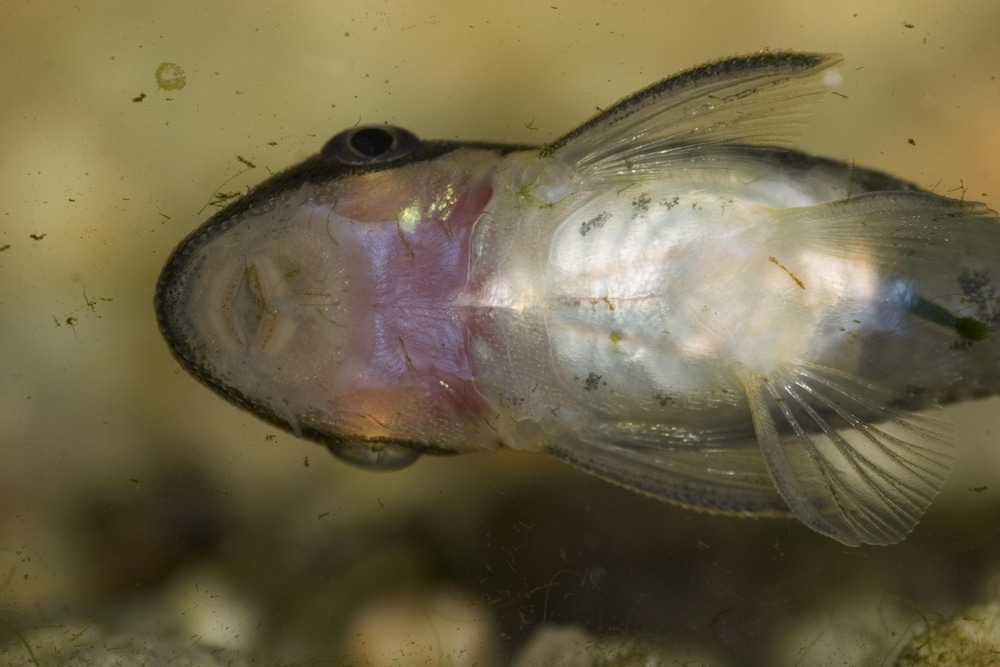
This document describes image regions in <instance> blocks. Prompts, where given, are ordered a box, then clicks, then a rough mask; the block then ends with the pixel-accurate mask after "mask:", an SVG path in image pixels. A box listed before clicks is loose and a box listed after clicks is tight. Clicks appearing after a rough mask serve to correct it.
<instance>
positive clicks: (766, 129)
mask: <svg viewBox="0 0 1000 667" xmlns="http://www.w3.org/2000/svg"><path fill="white" fill-rule="evenodd" d="M840 63H841V57H840V56H839V55H821V54H802V53H764V54H759V55H755V56H749V57H744V58H733V59H731V60H723V61H720V62H716V63H711V64H708V65H704V66H702V67H698V68H695V69H692V70H688V71H687V72H683V73H681V74H678V75H677V76H674V77H671V78H669V79H664V80H663V81H661V82H659V83H656V84H654V85H652V86H650V87H649V88H646V89H645V90H641V91H639V92H638V93H636V94H635V95H633V96H631V97H629V98H627V99H625V100H623V101H621V102H619V103H618V104H616V105H615V106H613V107H611V108H610V109H608V110H607V111H604V112H603V113H601V114H599V115H597V116H595V117H594V118H593V119H591V120H590V121H588V122H587V123H584V124H583V125H581V126H580V127H579V128H577V129H575V130H573V131H572V132H570V133H569V134H567V135H566V136H564V137H562V138H561V139H559V140H558V141H556V142H555V143H553V144H551V145H550V146H549V147H547V148H546V149H544V150H543V155H552V156H553V157H557V158H558V159H559V160H561V161H563V162H564V163H565V164H567V165H569V166H572V167H573V168H574V169H577V170H578V171H579V172H580V173H581V175H584V176H586V177H587V178H588V179H596V180H598V181H599V180H602V179H609V178H610V179H614V178H621V177H626V176H628V177H634V176H636V175H654V174H662V173H666V172H669V171H672V170H673V169H675V168H676V166H677V162H678V161H679V160H683V159H684V158H686V157H687V155H686V152H685V149H686V148H689V147H690V148H698V149H700V150H703V149H704V148H705V146H707V145H719V144H748V145H757V146H788V145H791V144H793V143H794V141H795V139H796V138H797V137H798V134H799V132H800V130H801V127H802V126H803V125H804V124H805V121H806V119H807V117H808V114H809V111H810V110H811V108H812V106H813V105H814V104H815V103H816V102H817V101H818V100H819V98H820V97H821V96H822V95H823V94H824V93H826V92H828V91H829V90H830V89H831V88H832V87H833V86H835V85H836V84H837V83H838V82H839V81H840V73H839V70H838V68H837V66H838V65H839V64H840Z"/></svg>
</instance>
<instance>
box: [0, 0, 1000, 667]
mask: <svg viewBox="0 0 1000 667" xmlns="http://www.w3.org/2000/svg"><path fill="white" fill-rule="evenodd" d="M876 4H877V7H876V6H875V5H876ZM700 5H704V6H700ZM998 28H1000V4H998V3H996V2H994V1H993V0H969V1H966V0H955V1H954V2H950V3H941V2H936V1H931V0H927V1H925V2H913V1H910V0H907V1H905V2H904V1H902V0H899V1H895V2H892V1H884V2H880V3H868V2H866V3H862V2H854V3H852V2H803V1H801V0H795V1H793V0H766V1H762V2H756V3H748V2H742V1H737V0H722V1H719V2H714V3H694V2H688V3H664V2H648V3H643V2H638V1H631V2H630V1H625V2H614V3H611V2H596V1H587V2H575V3H567V2H565V1H564V0H551V1H550V2H546V3H534V2H470V1H469V0H460V1H459V0H456V1H454V2H449V1H445V0H440V1H431V0H423V1H419V2H415V1H413V0H339V1H338V2H324V1H301V2H268V3H265V2H241V3H235V2H233V3H229V2H187V1H181V2H170V3H158V2H142V1H139V2H137V1H134V0H130V1H124V0H121V1H117V2H116V1H105V2H85V3H76V4H73V3H48V2H45V3H37V2H27V1H26V0H4V2H3V3H2V4H0V643H2V641H3V640H7V639H13V638H14V637H15V633H20V634H21V636H26V633H29V632H30V631H31V630H32V628H36V627H39V626H48V627H50V628H56V629H58V628H64V629H65V628H78V627H83V626H89V627H91V628H92V630H91V631H92V632H93V628H95V627H100V628H104V630H106V631H107V632H111V633H114V632H121V633H124V636H128V637H131V636H138V635H139V633H153V634H156V635H158V636H162V637H168V638H173V639H176V640H178V641H180V642H181V645H183V646H188V647H190V646H193V645H195V644H198V645H204V646H212V645H214V646H220V647H224V648H226V649H228V650H229V651H231V652H233V653H232V655H235V656H237V657H238V658H247V657H257V658H258V663H257V664H269V663H268V661H269V660H275V661H278V660H280V661H281V662H282V664H290V663H308V664H373V665H379V664H416V663H419V664H438V663H440V664H454V665H464V664H470V665H471V664H478V665H499V664H505V663H507V662H510V661H512V660H513V661H521V662H522V663H524V661H526V660H527V658H526V657H525V655H526V654H525V652H531V651H536V652H544V651H545V650H552V651H556V652H559V651H562V650H563V649H562V648H560V647H561V646H564V645H565V646H569V645H572V644H573V642H572V641H571V640H572V639H573V637H585V636H589V637H592V638H620V637H624V638H626V639H628V640H630V641H637V642H643V643H644V645H645V643H647V642H648V643H649V644H650V645H652V646H653V647H654V648H653V649H649V650H653V651H658V652H659V653H657V655H660V656H670V657H671V659H674V657H676V659H678V660H689V661H692V663H691V664H700V663H699V662H698V661H701V663H703V664H717V665H726V664H752V663H758V664H759V663H761V662H764V663H767V664H772V665H791V664H802V665H813V664H862V663H864V664H881V662H880V661H883V660H885V659H886V656H889V655H890V654H891V652H892V650H893V648H894V647H895V646H897V645H898V643H899V642H901V641H902V640H903V638H904V636H905V633H906V632H908V631H912V630H913V629H914V628H919V627H922V624H924V623H925V622H927V621H934V620H935V619H937V618H940V617H941V616H943V615H949V614H951V613H953V612H955V611H956V610H957V609H958V608H959V607H960V606H962V605H967V604H972V603H977V602H982V601H985V600H988V599H990V598H991V596H993V595H994V594H995V593H996V592H997V591H996V589H995V588H994V583H995V582H994V581H993V577H994V576H995V575H996V573H998V572H1000V569H998V565H1000V447H998V443H997V435H996V434H997V429H998V427H1000V416H998V410H997V408H998V403H997V402H996V401H992V400H991V401H983V402H980V403H978V404H974V405H966V406H961V407H958V408H955V409H952V413H953V416H954V417H955V419H956V420H957V421H958V423H959V425H960V432H961V439H962V448H961V451H960V454H959V456H960V460H959V464H958V466H959V469H958V471H957V473H956V475H955V476H954V477H953V478H952V479H951V480H950V482H949V483H948V485H947V486H946V488H945V491H944V492H943V493H942V496H941V497H940V498H939V499H938V501H937V502H936V503H935V505H934V506H933V507H932V509H931V510H930V512H929V514H928V516H927V517H926V518H925V520H924V521H923V522H922V523H921V524H920V526H919V527H918V528H917V529H916V531H915V532H914V534H913V535H911V536H910V537H909V538H908V539H907V540H906V541H905V542H903V543H902V544H900V545H897V546H893V547H882V548H861V549H848V548H844V547H841V546H840V545H839V544H836V543H834V542H832V541H830V540H827V539H825V538H822V537H819V536H817V535H814V534H813V533H811V532H810V531H808V530H807V529H805V528H803V527H801V526H800V525H798V524H797V523H795V522H774V521H743V520H735V519H723V518H713V517H709V516H705V515H702V514H697V513H693V512H686V511H683V510H677V509H675V508H672V507H670V506H667V505H664V504H661V503H658V502H655V501H653V500H649V499H646V498H643V497H640V496H638V495H635V494H632V493H629V492H627V491H623V490H620V489H618V488H615V487H613V486H611V485H609V484H605V483H602V482H600V481H598V480H594V479H591V478H589V477H587V476H585V475H583V474H582V473H578V472H575V471H574V470H571V469H569V468H567V467H565V466H563V465H561V464H558V463H554V462H550V461H547V460H545V458H544V457H541V456H527V455H514V454H501V455H484V456H467V457H462V458H452V459H438V460H432V459H427V458H425V459H423V460H421V461H420V462H418V463H417V464H416V465H415V466H413V467H412V468H410V469H407V470H405V471H402V472H398V473H392V474H372V473H366V472H360V471H357V470H354V469H351V468H349V467H347V466H346V465H344V464H342V463H339V462H337V461H335V460H334V459H333V458H332V457H330V456H329V455H327V454H326V452H325V451H324V450H323V449H322V448H320V447H317V446H316V445H314V444H310V443H307V442H300V441H297V440H296V439H294V438H293V437H291V436H289V435H286V434H284V433H281V432H278V431H276V430H275V429H274V428H270V427H268V426H266V425H264V424H262V423H260V422H258V421H256V420H255V419H254V418H253V417H251V416H249V415H248V414H246V413H244V412H241V411H239V410H237V409H236V408H233V407H231V406H230V405H228V404H227V403H225V402H224V401H222V400H221V399H219V398H217V397H216V396H214V395H213V394H211V393H210V392H209V391H208V390H207V389H204V388H203V387H201V386H200V385H199V384H198V383H197V382H195V381H194V380H193V379H191V378H190V377H188V376H187V375H186V374H185V373H184V372H182V371H181V370H180V368H179V367H178V365H177V364H176V363H175V362H174V361H173V360H172V359H171V358H170V356H169V354H168V352H167V348H166V346H165V344H164V343H163V342H162V341H161V340H160V338H159V335H158V333H157V330H156V326H155V321H154V317H153V311H152V304H151V300H152V291H153V285H154V282H155V280H156V276H157V273H158V271H159V269H160V267H161V265H162V263H163V262H164V260H165V259H166V256H167V254H168V253H169V252H170V250H171V248H172V247H173V246H174V245H175V244H176V243H177V242H178V241H180V240H181V238H183V237H184V235H185V234H187V233H188V232H189V231H190V230H191V229H192V228H193V227H194V226H195V225H197V224H198V223H200V222H201V221H202V220H204V219H205V218H207V217H208V216H209V215H210V214H211V213H212V211H213V210H214V209H212V208H211V207H210V203H211V202H212V201H213V197H214V196H215V194H216V193H217V192H219V191H222V192H230V193H231V192H240V191H242V190H243V189H245V188H246V187H248V186H250V185H253V184H255V183H257V182H259V181H260V180H262V179H263V178H265V177H266V176H267V175H269V174H270V173H272V172H274V171H277V170H280V169H282V168H284V167H286V166H288V165H290V164H292V163H294V162H297V161H298V160H300V159H302V158H304V157H305V156H307V155H309V154H311V153H313V152H315V151H317V150H318V149H319V147H320V146H321V145H322V143H323V142H324V141H325V140H326V139H327V138H328V137H329V136H331V135H332V134H334V133H336V132H337V131H339V130H341V129H343V128H345V127H347V126H351V125H354V124H355V123H358V122H359V121H360V122H374V123H378V122H384V121H387V122H392V123H395V124H399V125H403V126H404V127H407V128H409V129H411V130H413V131H415V132H416V133H417V134H418V135H420V136H424V137H429V138H454V139H482V140H510V141H516V142H536V143H542V142H545V141H547V140H550V139H553V138H555V137H556V136H558V135H560V134H562V133H563V132H565V131H567V130H568V129H570V128H572V127H573V126H574V125H576V124H578V123H580V122H582V121H584V120H585V119H586V118H587V117H588V116H590V115H591V114H592V113H593V112H594V111H595V109H596V108H597V107H598V106H600V107H606V106H608V105H609V104H611V103H613V102H614V101H615V100H617V99H619V98H621V97H623V96H625V95H627V94H629V93H631V92H633V91H635V90H636V89H638V88H640V87H642V86H645V85H647V84H649V83H651V82H653V81H655V80H657V79H659V78H662V77H664V76H667V75H669V74H672V73H675V72H676V71H678V70H680V69H683V68H686V67H689V66H692V65H696V64H700V63H702V62H705V61H708V60H713V59H717V58H719V57H722V56H728V55H734V54H740V53H748V52H753V51H757V50H760V49H771V50H779V49H797V50H815V51H836V52H841V53H843V54H845V56H846V58H847V64H846V68H845V81H844V84H843V86H842V87H841V88H840V89H839V91H838V92H839V93H841V95H831V96H829V97H828V99H827V100H826V101H825V102H824V103H823V104H822V105H821V107H820V108H819V110H818V113H817V114H816V117H815V119H814V122H813V123H812V125H811V127H810V128H809V130H808V131H807V133H806V135H805V137H804V138H803V141H802V147H804V148H805V149H807V150H809V151H812V152H817V153H821V154H826V155H830V156H834V157H838V158H842V159H845V160H854V161H856V162H857V163H858V164H863V165H867V166H872V167H878V168H881V169H884V170H886V171H889V172H892V173H895V174H897V175H899V176H901V177H904V178H907V179H910V180H913V181H915V182H916V183H918V184H920V185H922V186H924V187H928V188H933V189H934V190H936V191H938V192H948V193H952V195H953V196H959V195H960V194H961V193H962V192H965V196H966V198H968V199H977V200H983V201H986V202H987V203H989V204H990V205H991V206H992V207H993V208H1000V168H998V156H1000V128H998V119H1000V80H998V78H1000V40H998V39H997V34H998ZM165 63H166V65H164V64H165ZM248 163H251V164H252V165H253V168H250V167H249V166H248ZM574 628H575V629H574ZM72 634H73V637H76V638H77V639H79V637H80V636H81V633H79V632H77V631H76V630H75V629H74V630H73V633H72ZM87 641H89V640H87ZM607 641H610V640H607ZM559 642H565V644H560V643H559ZM594 645H595V644H591V646H594ZM630 645H631V644H630ZM601 646H603V647H604V648H603V649H602V650H608V651H610V650H612V648H611V647H613V646H615V645H613V644H602V645H601ZM636 650H640V649H636ZM641 650H645V649H641ZM539 654H541V653H539ZM580 660H581V664H590V663H585V662H584V658H580Z"/></svg>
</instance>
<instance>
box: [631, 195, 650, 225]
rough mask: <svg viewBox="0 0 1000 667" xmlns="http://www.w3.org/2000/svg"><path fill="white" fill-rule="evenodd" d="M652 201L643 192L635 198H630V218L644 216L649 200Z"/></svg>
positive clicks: (647, 210)
mask: <svg viewBox="0 0 1000 667" xmlns="http://www.w3.org/2000/svg"><path fill="white" fill-rule="evenodd" d="M650 201H652V200H651V199H650V198H649V195H647V194H646V193H645V192H643V193H642V194H641V195H639V197H638V198H637V199H633V200H632V219H633V220H635V219H636V218H638V217H640V216H645V215H646V214H647V213H649V202H650Z"/></svg>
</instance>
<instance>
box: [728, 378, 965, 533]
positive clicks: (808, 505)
mask: <svg viewBox="0 0 1000 667" xmlns="http://www.w3.org/2000/svg"><path fill="white" fill-rule="evenodd" d="M746 387H747V395H748V399H749V402H750V406H751V413H752V415H753V420H754V425H755V428H756V430H757V437H758V440H759V442H760V445H761V448H762V451H763V455H764V460H765V461H766V463H767V466H768V468H769V470H770V472H771V476H772V478H773V479H774V483H775V485H776V486H777V488H778V490H779V493H781V495H782V497H783V498H784V499H785V501H786V502H787V503H788V505H789V507H791V508H792V511H793V512H795V513H796V514H797V515H798V516H799V518H800V519H801V520H802V521H804V522H805V523H806V524H807V525H809V526H810V527H812V528H813V529H815V530H817V531H819V532H821V533H824V534H826V535H829V536H830V537H833V538H834V539H837V540H838V541H840V542H843V543H844V544H848V545H852V546H855V545H858V544H892V543H895V542H898V541H899V540H901V539H903V537H905V536H906V535H907V534H908V533H909V532H910V531H911V530H912V529H913V527H914V526H915V525H916V523H917V522H918V521H919V519H920V517H921V515H922V514H923V513H924V511H925V510H926V509H927V507H928V506H929V505H930V503H931V501H932V500H933V498H934V497H935V496H936V495H937V492H938V491H939V490H940V488H941V486H942V485H943V484H944V480H945V478H946V477H947V475H948V472H949V471H950V469H951V462H952V456H953V448H954V439H955V436H954V431H953V429H952V428H951V425H950V423H949V422H947V421H946V420H944V419H943V418H939V417H938V416H936V415H935V416H930V415H928V414H927V413H926V412H922V413H915V412H910V411H908V410H904V409H900V408H896V407H893V406H892V405H891V401H890V400H889V398H888V395H887V394H885V393H883V392H882V391H880V390H879V389H878V388H877V387H874V386H873V385H870V384H868V383H865V382H863V381H860V380H857V379H855V378H852V377H851V376H850V375H848V374H846V373H842V372H840V371H836V370H833V369H827V368H821V367H817V366H811V365H808V364H802V365H800V366H799V367H798V368H796V369H795V370H794V371H786V372H782V373H778V374H776V376H774V377H769V378H763V377H759V376H758V377H756V378H752V379H748V380H747V381H746Z"/></svg>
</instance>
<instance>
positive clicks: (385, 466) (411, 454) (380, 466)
mask: <svg viewBox="0 0 1000 667" xmlns="http://www.w3.org/2000/svg"><path fill="white" fill-rule="evenodd" d="M325 444H326V447H327V449H329V450H330V452H331V453H332V454H333V455H334V456H336V457H337V458H338V459H340V460H342V461H347V462H348V463H353V464H354V465H356V466H360V467H362V468H368V469H369V470H399V469H400V468H405V467H407V466H408V465H411V464H412V463H413V462H414V461H416V460H417V459H419V458H420V452H418V451H417V450H416V449H414V448H412V447H407V446H406V445H402V444H398V443H395V442H365V443H357V442H328V443H325Z"/></svg>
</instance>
